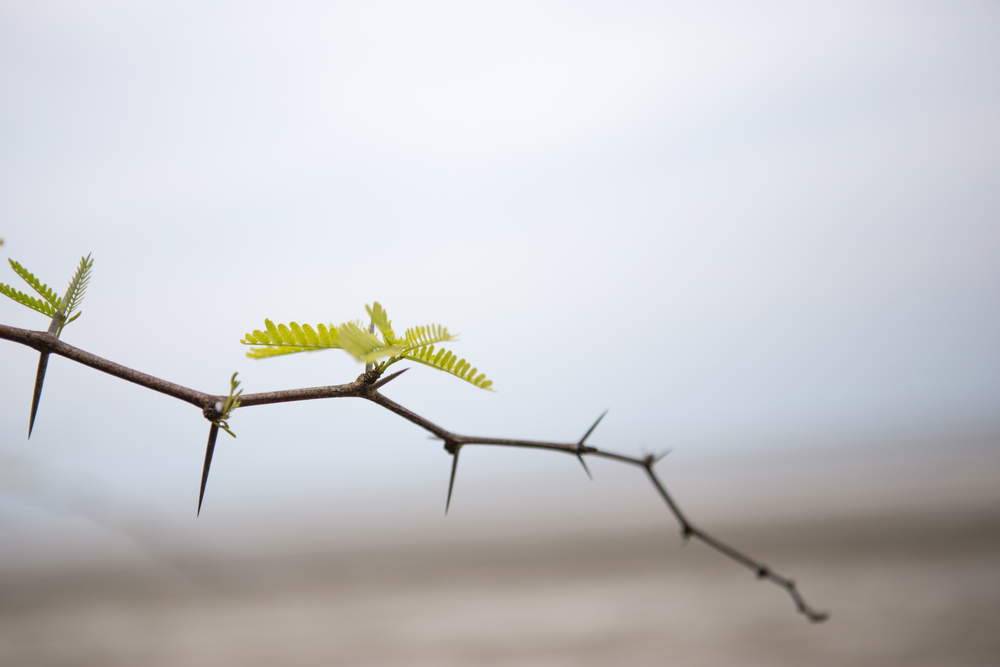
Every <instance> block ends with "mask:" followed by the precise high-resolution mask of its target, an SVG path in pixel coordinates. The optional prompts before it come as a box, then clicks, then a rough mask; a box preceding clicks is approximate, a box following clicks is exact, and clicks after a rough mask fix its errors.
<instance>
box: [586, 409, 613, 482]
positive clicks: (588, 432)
mask: <svg viewBox="0 0 1000 667" xmlns="http://www.w3.org/2000/svg"><path fill="white" fill-rule="evenodd" d="M609 409H610V408H609ZM606 414H608V411H607V410H605V411H604V412H602V413H601V416H600V417H598V418H597V421H596V422H594V425H593V426H591V427H590V428H589V429H587V432H586V433H584V434H583V437H582V438H580V442H579V444H580V445H583V443H584V442H586V441H587V438H589V437H590V434H591V433H593V432H594V429H595V428H597V425H598V424H600V423H601V420H602V419H604V415H606ZM581 460H582V459H581ZM586 467H587V466H584V468H586Z"/></svg>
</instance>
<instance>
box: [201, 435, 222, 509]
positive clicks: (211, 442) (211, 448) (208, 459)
mask: <svg viewBox="0 0 1000 667" xmlns="http://www.w3.org/2000/svg"><path fill="white" fill-rule="evenodd" d="M218 436H219V425H218V424H216V423H214V422H213V423H212V428H211V429H209V431H208V446H207V447H206V448H205V467H204V469H202V471H201V492H200V493H199V494H198V514H197V516H201V501H202V500H204V499H205V485H206V484H208V469H209V468H211V467H212V454H213V453H214V452H215V439H216V438H217V437H218Z"/></svg>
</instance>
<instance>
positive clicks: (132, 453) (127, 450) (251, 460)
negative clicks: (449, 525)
mask: <svg viewBox="0 0 1000 667" xmlns="http://www.w3.org/2000/svg"><path fill="white" fill-rule="evenodd" d="M689 5H690V3H680V4H678V5H675V6H671V5H668V4H666V3H649V4H636V3H633V4H629V5H627V6H623V3H606V4H599V3H586V4H584V3H539V2H530V3H522V4H517V3H511V2H505V3H495V4H492V5H491V4H473V3H453V4H449V3H396V4H393V3H354V4H350V5H348V4H346V3H345V4H335V3H315V4H310V3H297V4H290V3H272V4H262V3H257V4H253V5H251V4H250V3H231V4H225V3H204V2H199V3H178V2H169V3H160V4H156V3H89V4H82V3H72V2H68V3H63V4H58V3H35V2H4V3H2V4H0V220H2V222H0V237H2V238H4V240H5V245H4V246H3V249H2V250H3V254H4V256H5V257H6V256H9V257H11V258H13V259H16V260H18V261H20V262H21V263H23V264H25V265H26V266H27V267H29V268H30V269H31V270H33V271H34V272H35V273H36V275H38V276H39V277H40V278H41V279H42V280H43V281H45V282H48V283H49V284H52V285H53V286H55V287H57V288H58V289H60V290H61V289H63V287H64V284H65V282H66V281H67V280H68V279H69V277H70V275H71V273H72V271H73V267H74V265H75V263H76V262H77V261H78V258H79V257H80V256H81V255H83V254H86V253H87V252H93V253H94V256H95V258H96V265H95V275H94V279H93V281H92V284H91V288H90V291H89V293H88V296H87V299H86V300H85V302H84V305H83V311H84V315H83V317H82V318H81V319H80V320H78V321H77V322H76V323H74V324H73V325H72V326H71V327H69V328H68V329H67V330H66V332H65V334H64V336H63V337H64V339H65V340H66V341H67V342H69V343H71V344H73V345H77V346H79V347H82V348H84V349H87V350H89V351H92V352H94V353H96V354H100V355H102V356H105V357H108V358H110V359H112V360H115V361H118V362H120V363H124V364H126V365H131V366H133V367H136V368H138V369H140V370H143V371H146V372H149V373H153V374H155V375H159V376H162V377H165V378H167V379H170V380H173V381H175V382H179V383H181V384H186V385H189V386H193V387H195V388H198V389H201V390H205V391H216V392H222V391H224V390H225V388H226V386H227V380H228V377H229V375H230V374H231V373H232V372H233V371H236V370H238V371H239V372H240V377H241V378H242V379H243V380H244V382H245V387H246V389H247V390H248V391H258V390H267V389H277V388H289V387H293V386H308V385H314V384H332V383H339V382H344V381H349V380H351V379H353V378H354V377H355V376H356V375H357V374H358V373H359V372H360V368H359V367H358V366H356V365H355V364H354V363H353V362H352V361H350V360H349V359H347V358H346V355H338V354H337V353H334V352H330V353H323V354H318V355H315V356H307V357H305V358H302V359H294V358H288V359H276V360H270V361H262V362H253V361H250V360H248V359H245V358H244V357H243V356H242V354H243V352H244V350H243V349H241V346H240V345H239V343H238V340H239V338H240V337H241V335H242V334H243V333H244V332H245V331H249V330H251V329H253V328H255V327H260V326H261V324H262V322H263V319H264V318H265V317H269V318H272V319H274V320H276V321H284V322H287V321H289V320H296V321H299V322H310V323H313V324H315V323H317V322H335V323H336V322H340V321H343V320H347V319H354V318H357V317H361V316H362V315H363V314H364V309H363V307H364V304H365V303H371V302H372V301H373V300H379V301H381V302H382V303H383V304H384V305H385V306H386V308H387V309H388V311H389V314H390V316H392V317H393V319H394V321H395V323H396V324H397V328H399V327H400V325H402V326H404V327H405V326H407V325H410V324H418V323H427V322H440V323H443V324H446V325H448V326H449V327H450V328H451V329H452V330H453V331H457V332H459V333H461V336H462V340H461V342H460V343H458V344H456V346H455V348H454V349H455V351H456V352H458V353H459V354H461V355H463V356H467V357H468V358H469V359H470V360H471V361H472V362H473V363H474V364H475V365H477V366H479V368H480V369H482V370H483V371H485V372H486V373H487V375H488V376H489V377H491V378H492V379H493V380H494V383H495V387H496V388H497V389H498V390H499V393H497V394H495V395H494V394H487V393H486V392H481V391H479V390H476V389H474V388H472V387H469V386H468V385H465V384H464V383H461V382H460V381H458V380H455V379H452V378H448V377H445V376H444V375H440V377H437V376H436V374H435V373H434V372H433V371H431V370H429V369H424V368H417V369H414V370H413V371H411V372H410V373H409V374H408V375H407V376H405V377H404V378H403V379H400V380H399V381H397V382H396V383H395V384H393V385H392V387H391V389H389V390H388V391H387V393H388V394H389V395H390V396H391V397H393V398H395V399H396V400H399V401H400V402H402V403H404V404H405V405H407V406H409V407H411V408H413V409H415V410H417V411H418V412H421V413H422V414H425V415H426V416H427V417H429V418H431V419H433V420H437V421H439V422H440V423H441V424H442V425H444V426H446V427H448V428H451V429H453V430H457V431H460V432H468V433H476V434H481V435H496V436H501V435H509V436H515V437H516V436H521V437H530V438H549V439H556V440H564V441H568V440H575V439H577V438H579V437H580V436H581V435H582V434H583V432H584V431H585V430H586V429H587V427H588V426H589V424H590V423H591V422H592V421H593V419H594V418H596V416H597V415H598V414H600V412H601V411H602V410H604V409H605V408H610V409H611V412H610V413H609V415H608V418H607V419H606V420H605V422H604V423H603V424H602V425H601V427H600V428H599V429H598V430H597V431H596V432H595V435H594V436H593V443H594V444H597V445H599V446H605V447H608V448H610V449H615V450H619V451H623V452H632V453H638V452H640V451H641V450H642V448H649V449H660V448H663V447H668V446H671V447H674V448H676V449H677V450H678V451H687V452H694V453H705V454H706V455H718V454H724V453H725V452H728V451H736V450H740V451H743V452H746V451H749V450H752V449H753V448H766V447H770V446H773V445H781V446H786V447H789V446H790V447H798V446H801V447H808V446H811V444H812V443H816V442H824V443H830V442H836V441H837V440H838V439H844V440H845V441H848V440H857V439H859V438H862V439H863V438H865V437H870V436H872V434H886V433H888V434H899V433H903V434H912V433H921V432H942V433H947V432H953V431H955V432H958V431H968V430H977V429H983V428H986V429H993V428H996V427H997V425H998V421H1000V420H998V414H1000V412H998V408H1000V345H998V341H1000V261H998V258H1000V188H998V187H997V183H998V182H1000V181H998V176H1000V122H998V119H1000V40H998V39H997V35H998V34H1000V7H998V5H996V4H995V3H943V2H942V3H920V2H899V3H889V2H882V3H856V4H850V3H844V2H837V3H830V4H828V5H824V4H821V3H788V4H766V3H745V4H741V3H734V4H725V3H723V4H708V3H697V5H696V6H693V7H692V6H689ZM0 269H2V267H0ZM2 270H3V271H6V273H0V281H3V282H7V283H11V284H16V282H17V281H18V279H17V277H16V276H15V275H14V273H13V272H11V271H9V270H8V269H2ZM0 321H2V322H4V323H6V324H11V325H15V326H22V327H27V328H34V329H44V328H45V326H46V323H45V322H44V320H43V318H42V317H41V316H39V315H37V314H34V313H32V312H31V311H28V310H27V309H24V308H22V307H20V306H18V305H17V304H15V303H13V302H12V301H8V300H4V302H3V303H0ZM36 360H37V355H35V354H34V353H32V352H31V351H29V350H27V349H24V348H21V347H19V346H16V345H13V344H9V343H3V344H0V368H2V369H3V382H2V383H0V405H2V409H0V455H2V456H3V457H5V461H7V462H8V464H7V465H8V467H10V465H12V464H11V463H10V462H12V461H13V462H23V461H30V462H32V465H37V466H39V469H40V470H43V471H44V470H53V469H58V470H61V471H63V472H65V473H66V474H69V475H70V476H73V475H76V476H78V477H80V478H81V479H82V478H87V479H91V480H95V481H94V482H93V486H94V488H100V489H101V491H100V493H101V494H103V496H102V497H107V498H111V500H109V501H108V502H110V503H112V504H113V503H114V502H117V501H116V500H115V499H119V498H121V499H124V498H130V499H133V501H135V502H139V503H146V504H147V505H150V506H156V507H158V508H160V509H161V510H162V511H163V512H165V513H167V514H169V515H171V516H174V515H176V516H183V517H184V518H185V520H187V519H188V517H189V515H191V516H192V517H193V507H194V503H195V500H196V492H197V485H198V478H199V476H200V470H201V460H202V456H203V451H204V449H203V448H204V438H205V435H206V434H207V430H208V428H207V424H206V423H205V422H204V420H203V419H202V418H201V417H200V414H199V413H198V412H197V411H196V410H195V409H194V408H190V407H188V406H186V405H183V404H180V403H177V402H175V401H171V400H169V399H166V398H162V397H159V396H155V395H152V394H149V393H148V392H145V391H140V390H138V389H135V388H133V387H131V386H127V385H124V384H123V383H121V382H119V381H117V380H111V379H108V378H104V377H100V376H98V374H96V373H95V372H93V371H90V370H87V369H84V368H79V367H75V365H73V364H70V363H68V362H65V361H62V360H58V359H56V360H54V361H52V362H50V367H49V374H48V379H47V382H46V388H45V394H44V396H43V399H42V404H41V408H40V410H39V417H38V423H37V424H36V428H35V435H34V436H33V437H32V439H31V442H30V443H28V442H26V441H25V439H24V435H25V433H26V431H27V420H28V411H29V406H30V393H31V385H32V381H33V377H34V368H35V363H36ZM232 426H233V428H234V430H235V431H236V433H237V434H238V436H239V437H238V439H237V440H236V441H235V442H233V441H231V440H229V439H228V438H227V439H226V441H225V442H222V443H221V446H220V450H219V451H218V452H217V458H216V464H215V466H214V467H213V472H212V479H211V481H210V484H209V493H208V496H207V499H206V503H207V507H211V506H212V505H213V504H214V505H215V506H216V507H224V508H228V510H229V511H231V512H237V511H239V509H240V508H247V507H256V506H260V505H262V504H267V505H269V506H273V505H274V504H281V503H288V504H290V505H294V504H295V503H297V502H304V501H303V499H305V498H316V497H319V498H323V497H324V494H325V493H327V491H328V490H329V489H333V488H336V489H340V490H343V489H350V490H351V493H352V494H354V496H355V497H358V496H360V497H364V496H365V494H369V495H370V496H375V495H380V494H383V493H388V492H389V491H390V490H391V488H394V487H395V485H398V484H403V483H404V482H405V483H409V481H411V480H425V481H427V483H428V484H431V483H433V485H434V489H435V490H434V493H440V496H441V498H440V500H441V502H442V503H443V495H444V484H445V480H446V479H447V471H448V465H449V462H448V459H447V457H446V456H445V455H444V453H443V452H441V451H440V446H439V445H438V444H436V443H433V442H428V441H427V440H426V439H425V437H424V435H423V434H422V433H421V432H420V431H419V430H417V429H416V428H415V427H411V426H409V425H408V424H406V423H405V422H402V421H400V420H398V419H397V418H395V417H394V416H392V415H390V414H388V413H384V412H380V411H378V410H377V409H375V408H374V407H372V406H368V405H364V404H361V403H360V402H353V401H340V402H327V403H322V404H311V405H291V406H282V407H268V408H255V409H254V410H252V411H251V410H247V411H246V412H238V413H237V414H236V416H235V417H234V418H233V420H232ZM552 456H553V457H555V455H552ZM476 457H478V458H476ZM467 463H468V466H469V467H468V469H465V470H463V471H462V472H464V473H466V474H468V475H470V476H471V479H476V477H475V476H476V475H480V476H481V478H483V479H487V478H490V476H491V475H501V476H504V475H506V476H512V475H533V474H542V475H543V476H544V474H548V472H551V470H554V469H555V468H554V467H561V466H574V465H576V463H575V462H573V461H572V460H571V459H565V460H563V459H562V458H559V457H555V458H554V459H551V460H550V459H545V460H544V461H543V460H542V459H540V458H539V457H538V456H535V455H530V456H529V455H527V454H525V453H523V452H513V453H510V452H493V453H485V452H484V453H477V454H475V457H472V456H470V459H469V461H468V462H467ZM18 465H20V464H18ZM477 466H478V467H477ZM546 466H548V467H546ZM67 471H68V472H67ZM539 471H541V472H539ZM574 474H579V472H578V471H575V470H574ZM420 483H423V482H420ZM461 483H462V476H461V474H460V479H459V484H461ZM439 486H440V488H438V487H439ZM460 488H461V487H458V490H457V491H456V493H458V492H459V490H460ZM331 493H332V491H331ZM437 500H438V499H437V498H436V497H435V502H437ZM130 502H132V501H130ZM220 511H221V510H220ZM359 511H360V510H359Z"/></svg>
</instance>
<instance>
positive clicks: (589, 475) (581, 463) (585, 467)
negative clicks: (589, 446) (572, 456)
mask: <svg viewBox="0 0 1000 667" xmlns="http://www.w3.org/2000/svg"><path fill="white" fill-rule="evenodd" d="M576 458H578V459H580V465H582V466H583V469H584V470H586V471H587V477H589V478H590V481H591V482H593V481H594V476H593V475H591V474H590V468H588V467H587V462H586V461H584V460H583V454H581V453H580V452H577V453H576Z"/></svg>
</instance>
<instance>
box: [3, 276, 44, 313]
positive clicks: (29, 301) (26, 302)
mask: <svg viewBox="0 0 1000 667" xmlns="http://www.w3.org/2000/svg"><path fill="white" fill-rule="evenodd" d="M0 294H3V295H4V296H6V297H10V298H11V299H13V300H14V301H17V302H18V303H19V304H21V305H22V306H27V307H28V308H31V309H32V310H37V311H38V312H39V313H41V314H42V315H48V316H49V317H55V315H56V312H57V311H56V309H55V308H53V307H52V304H50V303H49V302H48V301H43V300H41V299H36V298H35V297H33V296H28V295H27V294H25V293H24V292H22V291H20V290H16V289H14V288H13V287H11V286H10V285H4V284H3V283H0Z"/></svg>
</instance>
